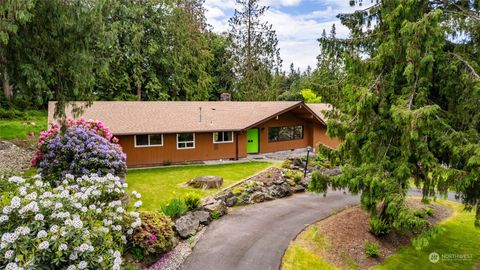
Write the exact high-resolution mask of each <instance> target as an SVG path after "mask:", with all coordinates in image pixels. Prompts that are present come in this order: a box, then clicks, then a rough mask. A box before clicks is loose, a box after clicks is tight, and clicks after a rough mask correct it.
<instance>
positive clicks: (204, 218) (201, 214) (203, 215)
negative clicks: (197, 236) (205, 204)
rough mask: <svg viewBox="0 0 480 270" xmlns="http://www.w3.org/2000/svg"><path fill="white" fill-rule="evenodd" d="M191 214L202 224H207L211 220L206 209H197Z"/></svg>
mask: <svg viewBox="0 0 480 270" xmlns="http://www.w3.org/2000/svg"><path fill="white" fill-rule="evenodd" d="M192 215H193V217H194V218H195V219H198V222H200V224H202V225H208V224H210V222H211V221H212V219H211V217H210V213H209V212H208V211H203V210H198V211H195V212H192Z"/></svg>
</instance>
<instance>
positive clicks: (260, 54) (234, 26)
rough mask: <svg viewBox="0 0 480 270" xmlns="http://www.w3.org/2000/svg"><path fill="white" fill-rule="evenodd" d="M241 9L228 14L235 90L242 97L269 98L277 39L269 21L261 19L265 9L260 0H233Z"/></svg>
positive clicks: (277, 60)
mask: <svg viewBox="0 0 480 270" xmlns="http://www.w3.org/2000/svg"><path fill="white" fill-rule="evenodd" d="M236 3H237V5H240V10H238V9H236V10H235V14H234V16H233V17H232V18H230V20H229V23H230V28H231V29H230V38H231V40H232V42H233V44H232V45H233V46H232V52H233V59H234V62H235V73H236V76H237V77H238V82H237V84H236V94H237V96H238V97H239V98H240V99H243V100H272V99H275V93H274V92H272V89H271V87H270V83H271V81H272V72H273V71H274V70H275V69H276V68H279V67H280V65H281V59H280V51H279V49H278V48H277V44H278V40H277V36H276V33H275V31H274V30H272V25H271V24H268V22H262V16H263V15H264V14H265V11H266V10H267V9H268V7H266V6H260V5H259V0H236Z"/></svg>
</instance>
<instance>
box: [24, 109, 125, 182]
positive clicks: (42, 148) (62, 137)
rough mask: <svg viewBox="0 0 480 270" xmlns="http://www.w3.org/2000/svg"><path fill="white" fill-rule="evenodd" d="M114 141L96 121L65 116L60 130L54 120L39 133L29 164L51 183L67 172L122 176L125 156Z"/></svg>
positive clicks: (59, 179)
mask: <svg viewBox="0 0 480 270" xmlns="http://www.w3.org/2000/svg"><path fill="white" fill-rule="evenodd" d="M117 142H118V140H117V139H116V138H114V137H113V136H112V134H111V133H110V132H109V130H108V128H107V127H105V126H104V124H103V123H102V122H100V121H94V120H85V119H83V118H80V119H78V120H72V119H67V121H66V123H65V129H64V130H63V131H62V129H61V128H60V125H59V124H57V123H54V124H52V125H51V126H50V128H49V129H48V130H47V131H45V132H42V133H41V134H40V140H39V142H38V144H37V148H38V150H37V152H36V153H35V157H34V159H33V160H32V165H33V166H35V167H36V168H37V169H38V173H39V174H40V175H41V176H42V178H43V179H44V180H47V181H49V182H50V183H52V184H53V185H57V184H58V183H59V182H61V181H62V180H63V179H64V178H65V176H66V175H67V174H70V175H73V176H75V177H80V176H82V175H89V174H91V173H95V174H97V175H100V176H102V175H103V176H104V175H107V174H109V173H110V174H113V175H116V176H119V177H124V176H125V172H126V169H127V166H126V162H125V160H126V156H125V154H124V153H123V151H122V148H121V146H120V145H119V144H118V143H117Z"/></svg>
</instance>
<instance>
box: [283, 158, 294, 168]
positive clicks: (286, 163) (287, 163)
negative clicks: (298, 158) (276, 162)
mask: <svg viewBox="0 0 480 270" xmlns="http://www.w3.org/2000/svg"><path fill="white" fill-rule="evenodd" d="M292 165H293V162H292V161H291V160H290V159H285V160H284V161H283V162H282V168H285V169H290V168H292Z"/></svg>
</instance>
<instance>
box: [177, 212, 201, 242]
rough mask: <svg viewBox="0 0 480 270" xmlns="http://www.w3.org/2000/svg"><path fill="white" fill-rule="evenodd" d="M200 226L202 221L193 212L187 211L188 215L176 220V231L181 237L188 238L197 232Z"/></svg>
mask: <svg viewBox="0 0 480 270" xmlns="http://www.w3.org/2000/svg"><path fill="white" fill-rule="evenodd" d="M198 226H200V221H199V220H198V219H197V218H196V217H195V216H194V215H193V214H192V213H190V212H189V213H187V214H186V215H184V216H182V217H180V218H179V219H177V220H176V221H175V226H174V227H175V231H177V233H178V235H179V236H180V237H181V238H184V239H186V238H188V237H190V236H192V235H195V233H196V232H197V229H198Z"/></svg>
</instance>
